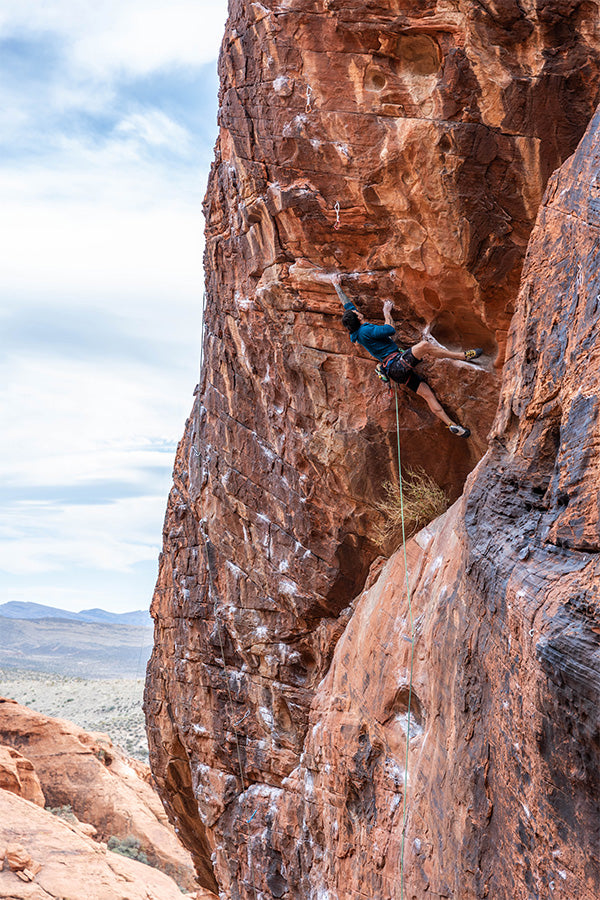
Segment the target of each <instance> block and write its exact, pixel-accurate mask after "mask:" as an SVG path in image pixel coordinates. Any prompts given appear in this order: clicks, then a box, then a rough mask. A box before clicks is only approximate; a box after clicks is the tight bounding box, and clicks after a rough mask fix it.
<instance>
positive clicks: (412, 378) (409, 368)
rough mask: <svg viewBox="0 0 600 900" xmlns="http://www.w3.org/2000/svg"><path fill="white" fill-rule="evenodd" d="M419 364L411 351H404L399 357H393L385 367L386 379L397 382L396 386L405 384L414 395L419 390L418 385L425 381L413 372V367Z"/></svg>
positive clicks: (418, 360)
mask: <svg viewBox="0 0 600 900" xmlns="http://www.w3.org/2000/svg"><path fill="white" fill-rule="evenodd" d="M420 362H421V360H420V359H417V357H416V356H413V352H412V350H411V349H410V348H409V349H408V350H404V351H403V352H402V353H400V355H399V356H394V358H393V359H391V360H390V361H389V363H388V364H387V366H386V367H385V372H386V375H387V376H388V378H391V379H392V380H393V381H397V382H398V384H405V385H406V387H407V388H409V389H410V390H411V391H414V392H415V394H416V393H417V391H418V390H419V385H420V384H422V383H423V382H424V381H425V379H424V378H421V376H420V375H417V373H416V372H415V371H414V368H413V367H414V366H418V365H419V363H420Z"/></svg>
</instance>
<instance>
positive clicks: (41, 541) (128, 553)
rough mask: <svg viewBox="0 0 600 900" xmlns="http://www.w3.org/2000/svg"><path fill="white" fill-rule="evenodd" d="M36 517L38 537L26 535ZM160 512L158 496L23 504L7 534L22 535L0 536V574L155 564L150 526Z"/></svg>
mask: <svg viewBox="0 0 600 900" xmlns="http://www.w3.org/2000/svg"><path fill="white" fill-rule="evenodd" d="M40 514H42V515H43V516H44V520H45V524H46V528H45V529H44V533H43V534H41V535H39V536H31V535H30V530H31V526H32V521H33V520H34V519H35V518H36V517H39V516H40ZM163 514H164V498H163V497H160V496H155V497H141V498H139V497H135V498H126V499H122V500H118V501H116V502H115V503H112V504H110V505H97V506H94V505H93V504H90V505H85V506H66V507H62V508H61V507H48V508H44V507H43V506H42V505H40V504H35V505H30V506H27V505H23V506H22V507H20V508H19V509H18V510H17V511H13V522H12V525H11V527H12V530H13V533H14V532H15V531H16V532H17V533H19V529H20V531H21V533H22V535H23V536H26V537H25V538H24V539H20V540H6V536H5V535H4V536H3V538H4V539H3V540H2V542H1V543H0V570H2V571H4V572H7V573H9V574H10V575H38V574H41V573H44V572H47V573H56V572H60V571H61V570H62V569H66V568H68V567H73V566H75V567H78V568H86V567H89V568H90V569H94V570H100V571H102V570H105V571H107V572H128V571H130V570H131V568H132V567H133V566H135V565H137V564H139V563H143V562H152V561H154V560H156V558H157V555H158V549H159V540H158V539H157V533H156V531H155V529H154V528H153V527H152V525H153V524H154V523H156V522H157V521H160V517H161V516H162V515H163ZM148 599H149V598H148ZM44 602H46V601H44Z"/></svg>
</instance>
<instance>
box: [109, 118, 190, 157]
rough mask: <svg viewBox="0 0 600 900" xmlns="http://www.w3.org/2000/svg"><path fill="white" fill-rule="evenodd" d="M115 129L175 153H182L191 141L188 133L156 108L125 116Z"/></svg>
mask: <svg viewBox="0 0 600 900" xmlns="http://www.w3.org/2000/svg"><path fill="white" fill-rule="evenodd" d="M115 130H116V132H117V133H118V134H122V135H125V136H127V137H129V138H133V139H134V140H136V141H139V142H142V143H145V144H150V145H151V146H154V147H168V148H170V149H171V150H172V151H173V152H175V153H183V152H184V151H186V150H187V149H188V148H189V146H190V143H191V141H190V133H189V132H188V131H187V130H186V129H185V128H182V127H181V125H178V124H177V122H174V121H173V120H172V119H170V118H169V117H168V116H166V115H165V114H164V113H163V112H160V110H157V109H155V110H151V111H150V112H146V113H133V114H132V115H129V116H126V117H125V118H124V119H122V120H121V121H120V122H119V124H118V125H117V127H116V129H115Z"/></svg>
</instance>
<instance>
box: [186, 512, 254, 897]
mask: <svg viewBox="0 0 600 900" xmlns="http://www.w3.org/2000/svg"><path fill="white" fill-rule="evenodd" d="M200 531H201V533H202V538H203V544H204V555H205V557H206V571H207V574H208V592H209V597H210V598H211V599H212V601H213V616H214V620H215V628H216V630H217V635H218V638H219V649H220V651H221V662H222V669H223V680H224V681H225V687H226V690H227V702H228V706H229V711H228V717H229V719H230V720H231V719H232V710H233V708H234V707H233V696H232V693H231V686H230V684H229V678H228V676H227V668H226V665H225V642H224V641H223V635H222V633H221V627H220V623H219V620H218V618H217V612H218V605H217V600H218V595H217V590H216V587H215V583H214V579H213V574H212V561H211V558H210V548H209V543H210V542H209V538H208V532H207V530H206V522H204V521H201V522H200ZM248 714H249V713H247V715H248ZM244 718H246V716H244V717H243V718H242V719H240V721H239V722H233V723H232V726H233V734H234V737H235V746H236V752H237V761H238V768H239V772H240V781H241V783H242V793H243V794H244V793H245V792H246V777H245V775H244V764H243V762H242V749H241V747H240V740H239V736H238V731H237V729H238V726H239V725H240V724H241V722H243V720H244ZM256 813H257V810H256V809H255V810H254V812H253V813H252V815H251V816H250V818H249V819H247V820H246V824H249V823H250V822H251V821H252V819H253V818H254V816H255V815H256ZM249 839H250V835H249V833H248V832H247V833H246V845H247V850H248V867H249V870H250V879H251V886H252V893H253V895H254V900H257V896H258V895H257V893H256V884H255V883H254V867H253V865H252V853H251V851H250V845H249Z"/></svg>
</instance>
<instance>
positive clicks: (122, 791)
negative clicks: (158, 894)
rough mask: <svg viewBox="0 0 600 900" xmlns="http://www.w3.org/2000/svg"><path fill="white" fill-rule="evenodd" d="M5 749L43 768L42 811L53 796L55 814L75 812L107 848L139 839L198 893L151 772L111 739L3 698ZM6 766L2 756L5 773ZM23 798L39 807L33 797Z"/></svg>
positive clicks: (0, 724)
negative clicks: (67, 810)
mask: <svg viewBox="0 0 600 900" xmlns="http://www.w3.org/2000/svg"><path fill="white" fill-rule="evenodd" d="M0 742H1V743H3V744H7V745H9V747H10V748H12V750H11V752H12V753H14V752H15V751H18V752H19V753H22V754H23V755H24V756H26V758H27V759H26V761H25V762H26V763H27V762H28V763H29V766H31V768H32V770H33V769H35V772H34V773H33V777H34V778H35V779H36V780H37V779H39V782H38V787H39V786H40V785H41V788H40V794H41V791H43V794H41V804H42V805H43V800H44V797H45V803H46V806H48V807H54V808H56V807H62V806H70V807H71V808H72V810H73V813H74V814H75V816H76V817H77V818H78V819H80V820H81V822H82V823H86V824H87V825H88V827H89V826H94V827H93V828H92V829H91V830H92V832H96V833H97V837H98V839H99V840H101V841H105V842H106V841H108V839H109V838H110V837H113V836H114V837H117V838H120V839H125V838H127V837H128V836H132V837H134V838H136V839H137V840H138V841H139V843H140V845H141V847H142V848H143V850H144V852H145V853H146V855H147V857H148V861H149V862H150V863H151V864H152V865H153V866H156V867H157V868H159V869H161V870H162V871H163V872H166V873H167V874H168V875H170V876H171V877H172V878H174V879H175V880H176V881H177V882H178V883H179V884H180V885H181V886H182V887H185V888H187V889H189V890H192V889H194V888H195V887H197V885H196V881H195V876H194V870H193V866H192V863H191V860H190V857H189V854H188V853H187V852H186V850H185V849H184V848H183V847H182V846H181V845H180V843H179V841H178V839H177V837H176V835H175V834H174V832H173V829H172V827H171V826H170V824H169V822H168V820H167V817H166V815H165V811H164V809H163V808H162V805H161V803H160V800H159V798H158V797H157V795H156V792H155V791H154V789H153V787H152V786H151V783H150V772H149V769H148V767H147V766H145V765H144V764H143V763H141V762H139V761H138V760H133V759H130V758H128V757H126V756H125V755H124V753H123V752H122V751H121V750H119V748H118V747H115V746H114V745H113V743H112V742H111V740H110V738H109V737H108V735H104V734H100V733H90V732H86V731H84V730H83V729H82V728H79V727H78V726H77V725H73V723H71V722H68V721H66V720H65V719H53V718H51V717H50V716H44V715H42V714H41V713H38V712H34V711H33V710H31V709H28V708H27V707H26V706H21V705H20V704H18V703H15V701H14V700H7V699H4V698H0ZM1 761H2V756H1V755H0V773H1V771H2V770H1ZM22 766H23V764H21V767H22ZM21 780H23V779H22V778H21ZM6 786H7V785H4V784H3V785H2V787H6ZM18 793H20V794H21V796H23V797H26V798H27V799H32V800H35V797H34V796H32V795H31V796H30V795H29V794H28V792H26V791H23V790H20V791H18ZM31 794H33V791H32V792H31ZM38 800H39V798H38ZM38 800H35V802H38Z"/></svg>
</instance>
